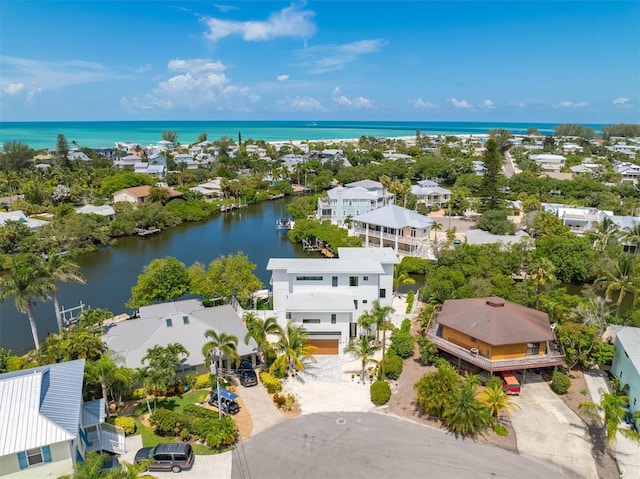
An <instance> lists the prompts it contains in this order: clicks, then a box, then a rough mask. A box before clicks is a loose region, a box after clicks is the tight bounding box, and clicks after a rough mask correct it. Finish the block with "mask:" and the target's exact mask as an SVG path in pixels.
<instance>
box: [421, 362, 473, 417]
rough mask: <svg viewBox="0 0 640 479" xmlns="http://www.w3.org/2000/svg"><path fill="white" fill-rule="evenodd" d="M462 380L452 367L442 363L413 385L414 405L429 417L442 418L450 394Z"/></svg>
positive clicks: (458, 386)
mask: <svg viewBox="0 0 640 479" xmlns="http://www.w3.org/2000/svg"><path fill="white" fill-rule="evenodd" d="M461 384H462V379H461V378H460V376H458V373H457V372H456V370H455V369H454V367H453V366H451V364H449V363H444V364H442V365H441V366H439V367H438V369H437V370H436V371H434V372H431V373H427V374H425V375H424V376H422V378H421V379H420V380H419V381H418V382H417V383H416V384H415V385H414V388H415V389H416V393H417V394H416V404H417V405H418V406H419V407H421V408H422V410H423V411H424V412H426V413H427V414H429V415H431V416H435V417H442V414H443V413H444V410H445V407H446V406H447V404H448V402H449V400H450V397H451V394H452V393H453V392H454V391H455V390H457V389H458V388H460V387H461Z"/></svg>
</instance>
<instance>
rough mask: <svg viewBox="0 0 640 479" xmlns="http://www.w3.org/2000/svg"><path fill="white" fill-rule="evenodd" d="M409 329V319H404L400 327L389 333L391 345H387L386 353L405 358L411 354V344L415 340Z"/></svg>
mask: <svg viewBox="0 0 640 479" xmlns="http://www.w3.org/2000/svg"><path fill="white" fill-rule="evenodd" d="M410 329H411V320H409V319H404V320H403V321H402V325H401V327H400V328H399V329H396V330H395V331H393V333H391V345H390V346H389V350H388V354H390V355H391V354H395V355H397V356H400V357H401V358H402V359H407V358H408V357H410V356H411V355H412V354H413V345H414V344H415V342H416V340H415V338H414V337H413V335H412V334H411V331H410ZM385 370H386V368H385Z"/></svg>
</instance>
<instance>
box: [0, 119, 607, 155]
mask: <svg viewBox="0 0 640 479" xmlns="http://www.w3.org/2000/svg"><path fill="white" fill-rule="evenodd" d="M556 126H558V124H556V123H477V122H413V121H407V122H384V121H318V122H314V121H122V122H119V121H87V122H0V143H4V142H6V141H10V140H15V141H20V142H22V143H26V144H27V145H29V146H30V147H31V148H34V149H38V150H39V149H42V148H53V147H55V145H56V138H57V136H58V134H60V133H62V134H63V135H65V137H66V138H67V140H68V141H69V144H70V146H74V145H72V142H74V141H75V142H76V143H77V144H78V145H79V146H87V147H90V148H105V147H113V145H114V143H115V142H116V141H134V142H137V143H140V144H141V145H143V146H146V145H149V144H155V143H156V142H157V141H159V140H160V139H161V135H162V132H163V131H165V130H170V131H175V132H177V133H178V134H179V137H178V140H179V141H180V143H182V144H189V143H194V142H195V141H196V140H197V139H198V136H199V135H200V134H201V133H205V132H206V133H207V134H208V136H209V140H211V141H215V140H218V139H219V138H221V137H222V136H230V137H231V138H233V139H234V140H237V138H238V133H239V132H241V133H242V139H243V140H247V139H249V138H252V139H254V140H266V141H286V140H327V139H347V138H359V137H361V136H363V135H364V136H374V137H394V136H415V134H416V130H418V129H419V130H420V133H421V134H423V135H424V134H428V135H433V134H464V133H466V134H483V133H488V132H489V131H490V130H493V129H495V128H504V129H506V130H509V131H511V132H512V133H515V134H523V133H526V131H527V128H529V127H536V128H538V130H539V131H540V133H541V134H543V135H545V134H551V133H553V130H554V128H555V127H556ZM585 126H591V127H592V128H594V129H595V130H596V132H597V131H599V130H600V127H601V125H596V124H590V125H585Z"/></svg>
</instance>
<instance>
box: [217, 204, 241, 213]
mask: <svg viewBox="0 0 640 479" xmlns="http://www.w3.org/2000/svg"><path fill="white" fill-rule="evenodd" d="M246 207H247V205H245V204H243V203H231V204H228V205H220V213H226V212H227V211H232V210H237V209H239V208H246Z"/></svg>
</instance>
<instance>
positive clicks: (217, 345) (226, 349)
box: [202, 329, 240, 374]
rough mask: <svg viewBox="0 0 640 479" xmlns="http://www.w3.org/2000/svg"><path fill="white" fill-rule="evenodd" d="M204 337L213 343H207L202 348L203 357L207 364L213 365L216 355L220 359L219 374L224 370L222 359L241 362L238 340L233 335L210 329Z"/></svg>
mask: <svg viewBox="0 0 640 479" xmlns="http://www.w3.org/2000/svg"><path fill="white" fill-rule="evenodd" d="M204 336H205V337H206V338H209V339H210V340H211V341H207V342H206V343H205V344H204V346H202V355H203V356H204V357H205V358H206V361H207V364H211V363H212V362H213V361H214V354H216V355H217V357H218V374H219V373H220V371H221V370H222V358H223V357H225V358H229V359H235V360H239V359H240V355H239V354H238V338H237V337H236V336H234V335H232V334H227V333H225V332H224V331H220V332H218V331H216V330H215V329H208V330H207V331H205V333H204Z"/></svg>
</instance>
